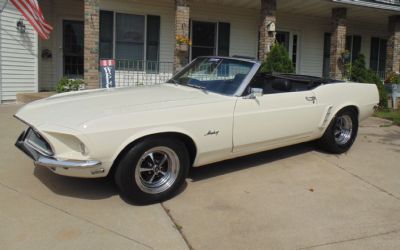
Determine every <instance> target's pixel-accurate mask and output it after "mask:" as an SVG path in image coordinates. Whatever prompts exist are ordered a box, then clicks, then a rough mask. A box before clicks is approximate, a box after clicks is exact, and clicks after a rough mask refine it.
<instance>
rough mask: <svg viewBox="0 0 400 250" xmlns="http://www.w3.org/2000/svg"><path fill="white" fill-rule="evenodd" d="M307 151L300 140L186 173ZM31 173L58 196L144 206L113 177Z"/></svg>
mask: <svg viewBox="0 0 400 250" xmlns="http://www.w3.org/2000/svg"><path fill="white" fill-rule="evenodd" d="M310 151H315V148H314V147H313V146H312V145H311V144H310V143H303V144H298V145H294V146H289V147H284V148H280V149H275V150H270V151H265V152H262V153H257V154H253V155H249V156H244V157H240V158H235V159H232V160H227V161H223V162H218V163H213V164H210V165H206V166H202V167H199V168H191V169H190V172H189V179H190V180H191V181H192V182H198V181H202V180H205V179H210V178H214V177H217V176H221V175H225V174H230V173H233V172H237V171H241V170H244V169H249V168H253V167H259V166H260V165H263V164H268V163H271V162H274V161H277V160H280V159H284V158H290V157H293V156H296V155H299V154H303V153H307V152H310ZM34 175H35V176H36V177H37V178H38V179H39V180H40V181H41V182H42V183H43V184H44V185H45V186H46V187H47V188H48V189H49V190H51V191H52V192H54V193H56V194H58V195H61V196H68V197H74V198H80V199H88V200H101V199H106V198H109V197H112V196H115V195H118V196H120V198H121V200H123V201H124V202H126V203H128V204H131V205H136V206H138V205H139V206H140V205H146V204H138V203H134V202H132V201H131V200H129V199H128V198H126V197H124V196H122V195H120V194H119V192H118V188H117V186H116V185H115V182H114V180H113V178H112V177H104V178H94V179H83V178H73V177H66V176H60V175H57V174H54V173H53V172H51V171H50V170H48V169H47V168H43V167H35V168H34ZM190 180H189V181H190ZM187 181H188V180H187ZM187 181H186V182H185V183H184V185H182V187H181V188H180V189H179V190H178V192H177V194H176V195H179V194H180V193H182V192H184V191H185V190H186V187H187Z"/></svg>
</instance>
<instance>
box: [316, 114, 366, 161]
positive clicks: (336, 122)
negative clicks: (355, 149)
mask: <svg viewBox="0 0 400 250" xmlns="http://www.w3.org/2000/svg"><path fill="white" fill-rule="evenodd" d="M357 132H358V118H357V113H356V112H355V111H354V110H352V109H343V110H341V111H339V112H338V113H337V114H336V116H335V117H334V118H333V119H332V121H331V123H330V124H329V126H328V128H327V129H326V131H325V133H324V135H323V136H322V137H321V138H320V139H319V140H318V144H319V146H320V147H321V148H322V149H324V150H326V151H328V152H330V153H334V154H340V153H344V152H346V151H347V150H349V149H350V147H351V146H352V145H353V143H354V141H355V139H356V137H357Z"/></svg>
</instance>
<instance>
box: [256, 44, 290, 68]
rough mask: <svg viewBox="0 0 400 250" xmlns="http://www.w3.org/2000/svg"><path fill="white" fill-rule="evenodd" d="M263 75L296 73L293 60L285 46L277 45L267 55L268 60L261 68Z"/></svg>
mask: <svg viewBox="0 0 400 250" xmlns="http://www.w3.org/2000/svg"><path fill="white" fill-rule="evenodd" d="M261 72H263V73H294V67H293V63H292V60H290V58H289V54H288V52H287V51H286V48H285V46H283V45H281V44H279V43H276V44H274V45H273V46H272V47H271V51H270V52H268V54H267V59H266V60H265V61H264V62H263V64H262V67H261Z"/></svg>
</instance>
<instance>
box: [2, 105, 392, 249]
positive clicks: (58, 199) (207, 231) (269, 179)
mask: <svg viewBox="0 0 400 250" xmlns="http://www.w3.org/2000/svg"><path fill="white" fill-rule="evenodd" d="M18 107H19V106H17V105H1V106H0V224H1V225H2V226H1V227H0V249H148V248H153V249H188V248H194V249H400V224H399V221H400V128H399V127H395V126H389V124H388V122H386V121H383V120H380V119H377V118H370V119H368V120H367V121H366V122H364V123H363V124H362V127H361V128H360V132H359V136H358V139H357V141H356V143H355V145H354V146H353V148H352V149H351V150H350V151H349V152H348V153H347V154H343V155H340V156H335V155H328V154H325V153H322V152H318V151H316V150H315V149H314V148H313V147H312V146H310V145H309V144H302V145H296V146H293V147H287V148H283V149H279V150H274V151H269V152H265V153H261V154H257V155H253V156H250V157H245V158H240V159H236V160H231V161H226V162H224V163H218V164H213V165H210V166H205V167H202V168H197V169H193V170H192V171H191V174H190V178H189V179H188V180H187V185H186V187H185V188H184V189H183V190H182V192H181V193H180V194H179V195H178V196H177V197H175V198H174V199H172V200H170V201H167V202H165V203H163V204H156V205H152V206H142V207H139V206H134V205H131V204H129V203H127V202H126V201H124V200H123V199H121V198H120V196H119V195H118V193H117V190H116V188H115V187H114V185H113V183H112V181H110V180H108V179H99V180H97V179H95V180H85V179H73V178H67V177H61V176H56V175H54V174H52V173H50V172H49V171H48V170H46V169H43V168H35V167H33V164H32V162H31V161H30V160H29V159H28V158H27V157H26V156H24V155H23V154H22V153H20V152H19V151H18V150H17V149H15V148H14V146H13V143H14V141H15V140H16V138H17V136H18V134H19V133H20V132H21V131H22V129H23V128H24V125H23V124H21V123H19V122H17V121H16V120H14V119H13V118H12V117H11V115H12V114H13V113H14V112H15V111H16V110H17V108H18Z"/></svg>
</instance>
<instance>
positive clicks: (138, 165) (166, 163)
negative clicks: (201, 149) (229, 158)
mask: <svg viewBox="0 0 400 250" xmlns="http://www.w3.org/2000/svg"><path fill="white" fill-rule="evenodd" d="M189 164H190V161H189V155H188V152H187V150H186V147H185V145H184V143H182V142H181V141H179V140H176V139H173V138H149V139H147V140H143V141H141V142H139V143H138V144H136V145H134V146H133V147H132V148H131V149H129V150H128V151H127V152H126V154H125V155H124V156H123V158H122V159H121V161H120V163H119V166H118V168H117V170H116V172H115V182H116V184H117V186H118V187H119V189H120V191H121V193H122V194H123V195H124V196H126V197H127V198H129V199H130V200H132V201H133V202H135V203H139V204H147V203H154V202H161V201H164V200H166V199H168V198H170V197H172V196H173V195H174V194H175V193H176V192H177V190H178V189H179V187H180V186H181V185H182V184H183V182H184V181H185V179H186V177H187V174H188V170H189Z"/></svg>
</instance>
